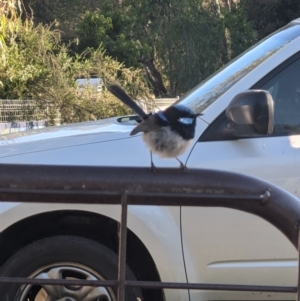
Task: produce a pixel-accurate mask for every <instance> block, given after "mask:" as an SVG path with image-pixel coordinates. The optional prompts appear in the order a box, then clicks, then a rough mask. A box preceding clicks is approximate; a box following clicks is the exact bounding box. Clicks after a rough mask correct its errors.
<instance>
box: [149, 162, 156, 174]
mask: <svg viewBox="0 0 300 301" xmlns="http://www.w3.org/2000/svg"><path fill="white" fill-rule="evenodd" d="M150 169H151V171H153V172H156V171H157V168H156V166H155V165H154V163H153V162H152V161H151V168H150Z"/></svg>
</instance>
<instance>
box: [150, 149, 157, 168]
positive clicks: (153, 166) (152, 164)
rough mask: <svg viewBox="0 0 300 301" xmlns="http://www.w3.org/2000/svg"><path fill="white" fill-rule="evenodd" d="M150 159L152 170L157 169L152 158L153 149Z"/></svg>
mask: <svg viewBox="0 0 300 301" xmlns="http://www.w3.org/2000/svg"><path fill="white" fill-rule="evenodd" d="M150 160H151V170H152V171H156V167H155V165H154V163H153V159H152V151H150Z"/></svg>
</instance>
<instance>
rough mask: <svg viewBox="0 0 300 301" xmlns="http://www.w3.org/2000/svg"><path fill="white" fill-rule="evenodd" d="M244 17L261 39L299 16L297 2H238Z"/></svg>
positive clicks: (253, 0) (299, 5)
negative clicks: (244, 13) (243, 10)
mask: <svg viewBox="0 0 300 301" xmlns="http://www.w3.org/2000/svg"><path fill="white" fill-rule="evenodd" d="M240 1H241V5H242V6H243V7H244V9H245V12H246V17H247V20H248V21H249V22H251V24H252V26H253V28H254V29H255V30H256V31H257V33H258V39H259V40H260V39H262V38H264V37H265V36H267V35H268V34H270V33H272V32H273V31H275V30H277V29H278V28H280V27H282V26H284V25H286V24H287V23H288V22H290V21H291V20H293V19H296V18H299V16H300V1H299V0H240Z"/></svg>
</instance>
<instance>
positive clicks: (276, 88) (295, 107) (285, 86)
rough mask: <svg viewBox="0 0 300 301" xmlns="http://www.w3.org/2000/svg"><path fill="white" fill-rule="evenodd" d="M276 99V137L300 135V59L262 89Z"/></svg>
mask: <svg viewBox="0 0 300 301" xmlns="http://www.w3.org/2000/svg"><path fill="white" fill-rule="evenodd" d="M260 88H261V89H263V90H268V91H269V92H270V93H271V95H272V97H273V99H274V132H273V134H274V135H278V134H279V135H280V134H288V135H292V134H298V133H300V59H298V60H296V61H295V62H293V63H292V64H291V65H289V66H288V67H286V68H285V69H284V70H282V71H281V72H280V73H278V74H277V75H275V76H274V77H273V78H272V79H271V80H269V81H268V82H267V83H265V84H263V85H262V86H261V87H260Z"/></svg>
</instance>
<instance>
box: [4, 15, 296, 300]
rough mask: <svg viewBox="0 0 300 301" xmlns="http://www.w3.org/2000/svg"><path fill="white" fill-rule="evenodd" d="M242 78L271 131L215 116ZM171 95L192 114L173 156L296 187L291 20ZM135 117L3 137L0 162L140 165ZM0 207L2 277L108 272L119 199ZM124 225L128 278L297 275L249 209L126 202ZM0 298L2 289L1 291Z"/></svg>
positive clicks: (142, 151)
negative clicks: (267, 107)
mask: <svg viewBox="0 0 300 301" xmlns="http://www.w3.org/2000/svg"><path fill="white" fill-rule="evenodd" d="M249 89H262V90H267V91H269V92H270V94H271V95H272V97H273V100H274V128H273V133H272V134H267V135H266V133H262V132H260V131H258V130H257V128H255V126H250V125H249V124H250V122H249V124H245V127H244V129H246V131H244V132H243V131H242V133H241V132H239V131H238V129H234V128H233V127H232V122H230V121H229V119H228V117H226V114H225V110H226V108H227V107H228V105H229V104H230V102H231V100H232V99H233V98H234V97H235V96H236V95H237V94H239V93H241V92H244V91H246V90H249ZM179 102H180V103H181V104H184V105H186V106H188V107H190V108H192V109H193V110H194V111H195V112H196V113H200V112H202V113H203V115H202V116H201V117H199V118H198V119H197V126H196V135H195V139H194V140H193V143H192V144H191V146H190V148H189V149H188V150H187V151H186V152H185V153H184V154H183V155H182V156H181V157H180V160H181V161H182V162H184V163H185V164H186V166H187V168H209V169H221V170H228V171H235V172H239V173H244V174H249V175H252V176H257V177H259V178H262V179H264V180H267V181H269V182H272V183H274V184H276V185H278V186H280V187H281V188H283V189H284V190H286V191H288V192H289V193H291V194H293V195H295V196H296V197H298V198H299V195H300V19H297V20H295V21H293V22H291V23H290V24H288V25H287V26H285V27H284V28H282V29H280V30H279V31H277V32H275V33H274V34H272V35H270V36H269V37H267V38H265V39H264V40H263V41H261V42H259V43H258V44H257V45H255V46H254V47H252V48H250V49H249V50H248V51H246V52H245V53H243V54H242V55H241V56H239V57H238V58H236V59H235V60H234V61H232V62H231V63H230V64H228V65H227V66H225V67H224V68H223V69H222V70H220V71H219V72H217V73H216V74H214V75H213V76H211V77H210V78H209V79H207V80H205V81H204V82H202V83H200V84H199V85H198V86H197V87H195V88H194V89H193V90H192V91H190V92H189V93H188V94H187V95H185V96H184V97H183V98H182V99H181V100H180V101H179ZM251 108H253V106H252V107H251V106H249V110H248V111H247V108H246V107H244V109H245V112H246V113H245V114H247V112H248V113H249V116H251V112H250V111H251ZM245 116H246V115H245ZM245 116H244V117H245ZM247 116H248V115H247ZM247 116H246V117H247ZM246 117H245V118H244V119H245V120H246V119H247V118H246ZM134 125H135V117H132V116H125V117H119V118H111V119H108V120H101V121H95V122H86V123H80V124H72V125H64V126H59V127H51V128H46V129H40V130H34V131H30V132H21V133H15V134H11V135H7V136H2V137H1V140H0V163H21V164H47V165H81V166H140V167H150V154H149V151H148V150H147V148H146V146H145V144H144V142H143V140H142V138H141V136H140V135H136V136H129V133H130V131H131V130H132V128H133V126H134ZM154 164H155V165H156V167H158V168H159V167H171V168H178V162H177V160H175V159H160V158H158V157H155V156H154ZM16 177H17V175H16ZM299 206H300V203H299ZM0 214H1V215H0V232H1V233H0V249H1V252H0V264H1V265H2V268H1V276H28V277H36V278H46V279H47V278H50V279H60V278H70V277H71V278H87V279H93V278H98V279H103V278H104V279H111V277H115V275H116V274H115V273H116V264H117V263H116V260H115V259H116V255H115V254H116V252H117V241H118V234H117V233H118V232H117V231H118V223H117V221H118V220H119V216H120V208H119V206H115V205H105V206H104V205H78V204H74V205H72V204H53V205H50V204H42V203H40V204H25V203H0ZM128 227H129V234H128V244H129V247H128V266H129V267H130V269H131V272H130V275H129V277H131V278H136V279H138V280H153V281H165V282H191V283H193V282H203V283H227V284H253V285H286V286H294V285H296V283H297V252H296V250H295V248H294V247H293V246H292V244H291V243H290V242H289V241H288V239H287V238H286V237H285V236H284V235H283V234H282V233H280V232H279V231H278V230H277V229H275V228H274V227H273V226H271V225H270V224H269V223H267V222H266V221H264V220H262V219H261V218H259V217H256V216H253V215H251V214H248V213H243V212H238V211H236V210H231V209H224V208H200V207H199V208H192V207H181V208H179V207H159V206H130V207H129V212H128ZM5 288H8V286H5ZM127 293H128V294H129V296H128V300H129V299H132V298H133V299H136V298H141V299H142V300H146V301H150V300H151V301H153V300H155V301H162V300H164V298H165V300H166V301H177V300H178V301H179V300H181V301H188V300H189V301H199V300H294V299H295V295H294V294H283V293H281V294H279V293H253V292H251V293H248V292H218V291H195V290H191V291H187V290H164V291H160V290H143V291H141V290H139V289H128V290H127ZM5 294H6V297H7V300H14V301H27V300H30V301H40V300H43V301H45V300H47V301H48V300H64V301H66V300H72V301H73V300H77V301H78V300H89V301H96V300H102V299H103V300H104V299H106V300H109V301H111V300H116V297H115V292H114V291H113V290H111V289H105V288H95V289H90V288H83V289H79V288H78V287H62V288H60V289H55V288H54V287H53V286H44V287H37V286H33V287H32V286H29V285H27V286H26V285H25V286H21V287H19V286H18V285H16V286H14V287H9V289H6V291H5ZM1 298H2V299H3V300H4V299H5V298H4V295H3V294H1ZM133 299H132V300H133ZM5 300H6V299H5Z"/></svg>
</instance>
